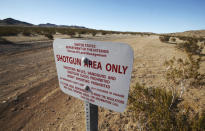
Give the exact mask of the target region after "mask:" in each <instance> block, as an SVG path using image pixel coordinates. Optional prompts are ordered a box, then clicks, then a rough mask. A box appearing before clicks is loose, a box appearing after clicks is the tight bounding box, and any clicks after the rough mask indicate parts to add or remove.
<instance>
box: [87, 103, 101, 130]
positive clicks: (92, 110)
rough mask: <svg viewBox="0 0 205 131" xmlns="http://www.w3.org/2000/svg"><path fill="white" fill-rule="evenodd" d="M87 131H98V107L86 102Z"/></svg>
mask: <svg viewBox="0 0 205 131" xmlns="http://www.w3.org/2000/svg"><path fill="white" fill-rule="evenodd" d="M85 118H86V131H97V130H98V106H96V105H93V104H91V103H89V102H87V101H85Z"/></svg>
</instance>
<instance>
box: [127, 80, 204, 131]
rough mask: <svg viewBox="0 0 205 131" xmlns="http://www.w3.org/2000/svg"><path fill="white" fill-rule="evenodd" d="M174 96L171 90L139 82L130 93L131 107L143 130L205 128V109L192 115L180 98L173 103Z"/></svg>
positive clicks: (199, 130) (180, 130)
mask: <svg viewBox="0 0 205 131" xmlns="http://www.w3.org/2000/svg"><path fill="white" fill-rule="evenodd" d="M172 98H173V96H172V92H171V91H166V90H164V89H161V88H146V87H145V86H142V85H140V84H138V83H137V84H136V85H135V87H134V89H133V91H132V92H131V93H130V95H129V109H130V110H131V111H132V112H133V114H134V119H135V120H136V121H139V122H140V125H141V128H142V130H156V131H161V130H171V131H189V130H193V131H203V130H205V125H204V123H205V110H204V111H203V112H202V113H201V114H198V113H197V114H195V115H191V108H190V107H189V106H188V105H183V106H182V105H181V106H179V105H180V101H179V100H178V101H175V102H174V104H173V103H172ZM177 98H178V96H177ZM171 105H172V106H171Z"/></svg>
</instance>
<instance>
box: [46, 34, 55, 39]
mask: <svg viewBox="0 0 205 131" xmlns="http://www.w3.org/2000/svg"><path fill="white" fill-rule="evenodd" d="M45 37H47V38H48V39H50V40H53V35H52V34H45Z"/></svg>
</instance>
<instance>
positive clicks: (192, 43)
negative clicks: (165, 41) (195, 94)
mask: <svg viewBox="0 0 205 131" xmlns="http://www.w3.org/2000/svg"><path fill="white" fill-rule="evenodd" d="M177 47H178V48H179V49H181V50H183V51H185V53H186V55H187V58H186V59H181V58H179V59H176V58H175V57H173V58H172V59H170V60H168V61H165V63H164V64H165V66H167V71H166V74H165V77H166V79H167V81H168V82H169V83H171V84H172V87H171V89H172V92H173V94H176V92H177V91H179V89H180V90H181V91H180V92H181V93H180V97H182V95H183V93H184V91H185V88H187V87H189V88H191V87H192V88H201V87H203V86H204V85H205V74H202V73H200V72H199V69H200V64H201V62H202V56H203V55H202V50H203V48H204V45H203V44H202V45H198V43H197V41H196V40H195V39H189V40H188V41H186V42H182V43H179V44H177Z"/></svg>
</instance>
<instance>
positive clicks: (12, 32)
mask: <svg viewBox="0 0 205 131" xmlns="http://www.w3.org/2000/svg"><path fill="white" fill-rule="evenodd" d="M56 33H60V34H64V35H70V36H71V37H75V35H76V34H77V36H78V37H79V36H81V35H83V34H91V35H92V36H96V34H101V35H106V34H133V35H141V36H143V35H148V36H149V35H150V34H154V33H141V32H118V31H105V30H95V29H88V28H66V27H31V26H30V27H21V26H0V36H17V35H18V34H23V35H24V36H31V35H45V36H46V37H48V38H49V39H53V37H52V36H53V35H55V34H56Z"/></svg>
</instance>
